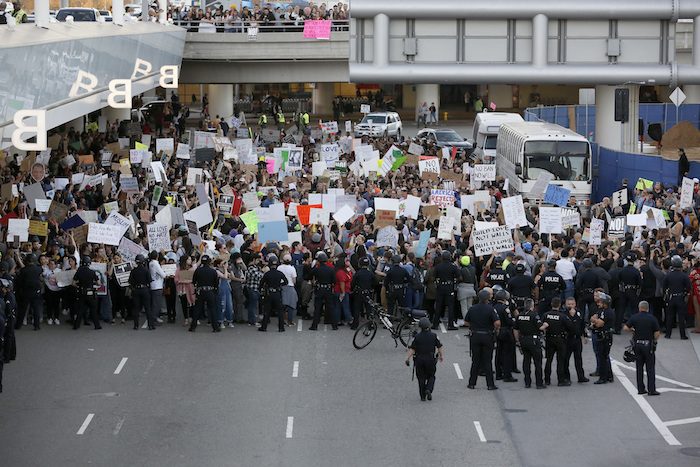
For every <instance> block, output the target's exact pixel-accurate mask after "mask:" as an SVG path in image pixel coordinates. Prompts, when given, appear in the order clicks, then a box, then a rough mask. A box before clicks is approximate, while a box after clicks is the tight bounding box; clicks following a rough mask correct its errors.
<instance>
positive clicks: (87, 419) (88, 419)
mask: <svg viewBox="0 0 700 467" xmlns="http://www.w3.org/2000/svg"><path fill="white" fill-rule="evenodd" d="M94 416H95V414H94V413H89V414H88V416H87V417H85V421H84V422H83V424H82V425H80V428H79V429H78V432H77V433H76V435H82V434H83V433H85V430H87V427H88V425H90V422H91V421H92V418H93V417H94Z"/></svg>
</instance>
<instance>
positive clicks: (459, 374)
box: [453, 363, 464, 379]
mask: <svg viewBox="0 0 700 467" xmlns="http://www.w3.org/2000/svg"><path fill="white" fill-rule="evenodd" d="M453 365H454V367H455V373H457V379H464V376H462V370H461V369H460V368H459V363H453Z"/></svg>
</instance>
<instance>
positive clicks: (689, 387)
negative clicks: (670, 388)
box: [612, 360, 700, 392]
mask: <svg viewBox="0 0 700 467" xmlns="http://www.w3.org/2000/svg"><path fill="white" fill-rule="evenodd" d="M612 362H613V363H615V364H617V365H618V366H620V367H622V368H627V369H628V370H632V371H637V368H635V367H633V366H629V365H625V364H624V363H622V362H619V361H617V360H613V361H612ZM646 373H647V372H646V371H645V372H644V374H645V375H646ZM656 379H658V380H660V381H665V382H667V383H671V384H675V385H676V386H680V387H682V388H687V389H694V390H696V391H700V387H697V386H693V385H690V384H686V383H682V382H680V381H676V380H675V379H671V378H666V377H665V376H659V375H656ZM659 392H661V391H660V390H659Z"/></svg>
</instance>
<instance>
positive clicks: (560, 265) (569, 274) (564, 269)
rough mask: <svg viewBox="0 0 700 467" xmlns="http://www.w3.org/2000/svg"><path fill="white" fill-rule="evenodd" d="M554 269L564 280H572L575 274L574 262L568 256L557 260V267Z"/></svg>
mask: <svg viewBox="0 0 700 467" xmlns="http://www.w3.org/2000/svg"><path fill="white" fill-rule="evenodd" d="M555 270H556V272H557V274H559V275H560V276H561V277H562V278H563V279H564V280H565V281H572V280H574V276H575V275H576V266H574V263H573V262H571V260H569V259H568V258H562V259H560V260H557V267H556V269H555Z"/></svg>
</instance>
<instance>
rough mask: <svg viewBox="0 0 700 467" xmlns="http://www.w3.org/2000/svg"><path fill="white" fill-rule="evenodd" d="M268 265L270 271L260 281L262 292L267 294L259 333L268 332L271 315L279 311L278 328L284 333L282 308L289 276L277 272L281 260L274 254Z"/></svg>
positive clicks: (268, 260) (269, 258) (270, 255)
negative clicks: (283, 288) (284, 289)
mask: <svg viewBox="0 0 700 467" xmlns="http://www.w3.org/2000/svg"><path fill="white" fill-rule="evenodd" d="M267 265H268V266H269V267H270V270H269V271H267V272H266V273H265V274H263V277H262V279H261V280H260V290H262V291H264V292H265V300H264V301H263V320H262V323H261V324H260V327H259V328H258V331H261V332H265V331H267V324H268V323H269V322H270V313H272V310H276V311H277V327H278V328H279V332H284V311H283V309H284V307H283V306H282V287H284V286H285V285H288V284H289V281H288V280H287V276H285V275H284V274H283V273H281V272H280V271H278V270H277V266H279V259H278V258H277V255H275V254H274V253H270V254H269V255H268V256H267Z"/></svg>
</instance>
